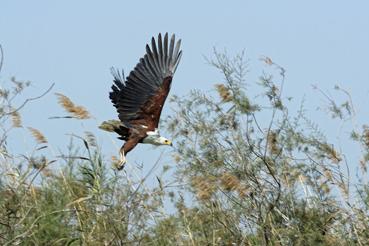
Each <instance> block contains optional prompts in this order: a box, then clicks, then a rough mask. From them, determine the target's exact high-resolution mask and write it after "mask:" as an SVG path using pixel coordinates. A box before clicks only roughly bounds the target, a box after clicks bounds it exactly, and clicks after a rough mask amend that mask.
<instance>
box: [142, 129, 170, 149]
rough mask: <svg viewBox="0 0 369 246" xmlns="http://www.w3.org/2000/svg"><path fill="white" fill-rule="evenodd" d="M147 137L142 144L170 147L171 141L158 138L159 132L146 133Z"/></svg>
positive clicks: (156, 130)
mask: <svg viewBox="0 0 369 246" xmlns="http://www.w3.org/2000/svg"><path fill="white" fill-rule="evenodd" d="M146 134H147V137H146V138H144V140H143V141H142V143H148V144H153V145H169V146H172V141H170V140H169V139H167V138H165V137H162V136H160V133H159V130H158V129H155V131H148V132H146Z"/></svg>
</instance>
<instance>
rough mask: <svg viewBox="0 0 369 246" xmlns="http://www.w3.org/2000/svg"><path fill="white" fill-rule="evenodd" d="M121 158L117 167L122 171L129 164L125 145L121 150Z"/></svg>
mask: <svg viewBox="0 0 369 246" xmlns="http://www.w3.org/2000/svg"><path fill="white" fill-rule="evenodd" d="M119 156H120V160H119V163H118V165H117V169H118V170H122V169H123V167H124V164H126V162H127V159H126V156H125V153H124V145H123V146H122V148H120V151H119Z"/></svg>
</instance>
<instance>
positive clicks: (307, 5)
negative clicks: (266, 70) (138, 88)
mask: <svg viewBox="0 0 369 246" xmlns="http://www.w3.org/2000/svg"><path fill="white" fill-rule="evenodd" d="M368 9H369V2H368V1H364V0H363V1H343V0H335V1H333V0H326V1H320V0H311V1H296V0H285V1H283V0H281V1H266V0H260V1H249V0H244V1H217V0H213V1H209V0H204V1H192V0H191V1H162V0H157V1H93V0H89V1H86V0H82V1H71V0H64V1H39V0H35V1H18V0H1V2H0V44H1V45H2V47H3V49H4V53H5V55H4V58H5V60H4V66H3V69H2V71H1V74H0V83H1V85H2V86H3V84H4V82H5V81H8V80H9V78H10V77H12V76H16V78H17V79H19V80H29V81H31V82H32V87H31V88H30V89H29V90H28V91H27V93H26V95H25V96H29V97H33V96H37V95H39V94H41V93H42V92H43V91H45V90H46V89H47V88H48V87H49V86H50V85H51V84H52V83H55V86H54V88H53V89H52V92H51V93H49V94H47V95H46V96H45V97H43V98H41V99H40V100H38V101H35V102H32V103H29V104H28V105H27V106H26V107H25V108H24V109H23V110H22V112H21V113H22V115H23V121H24V125H25V126H32V127H35V128H37V129H40V130H41V131H42V132H43V133H44V134H45V135H46V136H47V137H48V139H49V142H50V145H51V146H53V147H52V152H53V153H54V154H57V153H58V150H59V149H63V148H64V147H65V146H66V143H67V142H68V139H69V136H68V135H66V133H72V132H74V133H77V134H81V135H82V134H83V132H84V131H86V130H88V131H92V132H94V133H97V135H98V137H99V140H100V143H101V145H102V148H103V150H104V151H105V153H107V155H112V154H116V153H117V151H118V149H119V147H120V146H121V143H120V142H119V140H117V139H116V138H115V136H114V135H108V134H102V133H99V130H98V129H97V125H98V124H99V123H100V122H101V121H103V120H106V119H114V118H116V117H117V114H116V111H115V108H113V106H112V105H111V103H110V101H109V99H108V93H109V90H110V86H111V83H112V76H111V74H110V67H112V66H115V67H118V68H123V69H124V70H125V71H126V74H128V72H129V71H130V70H131V69H132V68H133V67H134V66H135V64H136V63H137V62H138V60H139V58H140V57H141V56H142V55H144V52H145V45H146V43H147V42H149V41H150V38H151V37H152V36H157V34H158V33H159V32H162V33H165V32H169V33H175V34H176V36H177V37H178V38H181V39H182V50H183V56H182V60H181V63H180V65H179V67H178V69H177V72H176V74H175V78H174V81H173V85H172V91H171V95H174V94H176V95H186V94H187V93H188V92H189V91H190V90H192V89H200V90H204V91H207V90H210V89H212V88H213V85H214V84H215V83H219V82H220V81H221V80H222V76H221V74H220V73H219V72H218V71H216V70H215V69H214V68H212V67H211V66H209V65H208V64H207V62H206V60H205V59H204V56H205V57H210V56H211V55H212V52H213V48H214V47H215V48H217V49H218V50H224V49H226V50H227V51H228V53H230V54H237V53H239V52H241V51H242V50H244V51H245V54H246V58H247V60H248V64H249V70H250V73H249V75H248V76H249V77H248V80H247V83H248V84H249V85H251V86H252V85H254V84H256V82H257V80H258V76H259V75H260V74H261V72H262V71H263V65H262V64H261V62H260V57H261V56H268V57H271V58H272V60H273V61H275V62H276V63H278V64H280V65H281V66H283V67H284V68H285V69H286V70H287V74H286V82H285V95H289V96H293V97H294V98H296V102H300V101H301V100H302V98H304V97H305V100H306V102H307V103H306V105H307V108H308V109H309V112H308V114H309V115H310V116H311V117H312V118H313V119H314V120H317V121H318V123H319V124H320V126H321V129H322V130H323V131H327V132H328V134H332V136H335V135H336V133H337V132H338V131H339V130H338V127H336V126H335V127H332V121H331V120H329V117H328V116H327V115H326V113H325V112H324V111H318V112H316V109H317V108H318V107H321V106H324V105H326V104H327V101H326V100H325V99H324V97H323V96H322V95H320V94H319V93H317V91H315V90H313V89H312V85H313V84H314V85H318V86H319V88H321V89H322V90H324V91H332V88H333V87H334V85H336V84H338V85H340V86H341V87H343V88H345V89H347V90H349V91H350V92H351V94H352V95H353V99H354V104H355V105H356V106H357V114H358V115H359V117H358V124H359V125H360V124H364V123H368V118H367V117H366V115H368V113H369V112H368V111H369V109H368V107H367V106H366V105H368V98H369V81H368V78H369V69H368V65H369V47H368V44H369V31H368V24H369V15H368ZM57 92H59V93H63V94H65V95H67V96H68V97H70V98H71V99H72V100H73V101H74V102H75V103H76V104H80V105H83V106H85V107H86V108H87V109H88V110H89V111H90V112H91V114H92V115H93V116H94V119H93V120H90V121H87V122H80V121H73V120H50V119H48V118H49V117H51V116H62V115H65V113H64V112H63V110H62V109H61V108H60V107H59V106H58V104H57V100H56V97H55V95H54V93H57ZM18 103H21V101H19V102H18ZM171 112H172V111H171V108H170V105H168V104H167V105H166V107H165V109H164V112H163V115H164V116H165V115H170V114H171ZM333 125H334V124H333ZM14 136H16V137H15V138H14V140H12V141H10V144H9V145H10V148H11V149H12V150H13V151H15V152H17V151H18V152H22V151H23V149H26V150H30V149H32V147H33V146H34V142H33V141H32V142H31V141H30V136H29V133H28V132H27V130H26V129H20V130H17V132H15V133H14ZM348 148H350V146H348ZM163 152H164V155H163V156H165V157H164V160H163V161H164V162H168V164H170V165H174V164H173V163H171V161H170V158H169V157H168V156H169V154H168V155H166V154H165V153H170V149H168V148H166V147H159V148H157V149H154V148H153V147H150V146H139V147H138V148H136V149H135V150H134V151H133V152H132V153H130V154H129V155H128V161H129V162H130V163H129V165H132V166H134V165H137V163H143V164H145V165H146V166H148V168H150V165H151V164H152V163H153V162H154V161H155V160H156V159H157V158H158V157H159V156H160V155H161V154H162V153H163ZM146 163H147V164H146Z"/></svg>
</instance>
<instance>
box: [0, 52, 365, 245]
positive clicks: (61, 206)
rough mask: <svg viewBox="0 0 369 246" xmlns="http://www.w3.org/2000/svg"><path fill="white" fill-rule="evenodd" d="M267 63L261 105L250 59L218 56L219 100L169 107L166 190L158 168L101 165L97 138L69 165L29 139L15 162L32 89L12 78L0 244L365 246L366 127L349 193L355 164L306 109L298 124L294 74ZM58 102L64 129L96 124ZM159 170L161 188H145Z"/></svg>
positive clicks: (341, 109)
mask: <svg viewBox="0 0 369 246" xmlns="http://www.w3.org/2000/svg"><path fill="white" fill-rule="evenodd" d="M262 61H263V62H264V63H265V64H266V66H267V70H266V71H265V73H263V75H262V76H261V77H260V80H259V82H258V85H259V86H260V93H258V96H257V97H251V96H250V95H249V94H250V92H249V90H248V87H247V85H246V84H245V82H246V81H245V78H246V77H245V75H246V72H247V66H246V65H245V61H244V56H243V54H241V55H238V56H236V57H234V58H229V56H228V55H226V54H222V53H218V52H215V55H214V59H212V60H209V63H210V64H211V65H212V66H214V67H215V68H216V69H217V70H218V71H220V72H221V73H222V75H223V76H224V81H223V83H220V84H216V85H215V90H214V91H213V92H212V93H208V92H207V93H204V92H201V91H198V90H193V91H191V93H189V95H187V96H186V97H176V96H174V97H172V99H171V101H170V102H169V104H171V106H172V107H174V111H175V112H173V113H172V114H171V116H170V117H168V118H167V119H166V120H165V122H162V123H163V124H162V126H166V127H167V131H168V132H169V133H172V135H173V139H174V142H175V144H176V146H175V148H174V150H173V162H175V165H176V168H175V176H174V177H171V178H170V179H168V177H167V176H165V173H166V172H168V170H169V168H170V167H168V166H162V163H161V162H160V160H158V161H157V162H155V163H145V165H148V166H152V169H151V171H149V172H148V173H147V175H145V176H144V177H143V178H139V179H137V178H136V179H135V178H133V176H132V175H131V174H127V173H129V171H127V172H124V171H123V172H117V171H115V170H114V169H112V168H111V167H112V166H114V162H115V161H116V159H115V158H113V159H110V158H108V157H106V156H104V154H103V153H102V150H101V149H100V147H99V145H98V143H97V141H96V139H95V137H94V135H93V134H92V133H91V132H86V134H85V135H84V136H76V135H73V136H72V139H71V143H70V144H69V145H68V146H69V147H68V152H67V153H63V154H62V155H60V156H47V155H46V154H44V152H43V150H44V149H46V148H48V147H49V146H48V145H49V143H48V140H47V137H46V136H44V135H43V134H42V132H41V131H40V130H38V129H36V128H29V131H30V134H31V135H32V136H33V138H34V139H35V141H36V147H35V151H33V152H32V154H31V156H26V155H22V156H16V155H14V154H13V153H10V152H9V151H8V150H7V140H8V139H9V138H11V136H12V131H13V130H14V129H16V128H20V127H23V126H22V120H21V114H20V108H23V107H26V106H27V105H26V104H27V102H29V101H30V100H26V101H25V103H24V104H22V105H21V106H20V107H19V106H18V107H16V106H14V105H13V101H14V100H13V99H14V98H15V97H19V96H20V97H21V96H22V92H23V91H24V90H25V89H26V88H27V86H29V82H19V81H17V80H16V79H15V78H13V79H12V80H11V81H12V84H13V87H11V88H10V89H4V88H2V89H1V90H0V100H1V105H0V121H1V130H2V135H1V136H0V137H1V138H0V140H1V142H0V149H1V156H0V172H1V173H0V193H1V196H0V244H1V245H367V244H368V241H369V240H368V239H369V219H368V212H369V186H368V184H367V182H366V180H365V178H364V177H365V176H366V175H367V162H368V160H369V127H367V126H363V128H362V129H361V130H357V129H354V130H353V131H352V134H351V140H352V141H353V142H352V144H353V145H354V144H356V146H359V147H360V148H361V150H362V154H363V157H362V159H361V160H360V161H359V163H358V164H359V166H360V172H359V174H358V180H357V181H355V182H351V181H350V178H351V177H350V173H349V168H348V167H349V164H348V161H347V158H346V155H349V153H346V154H345V153H342V151H340V150H338V149H337V148H336V147H335V146H334V145H333V144H332V143H331V142H329V140H328V138H327V137H326V136H325V135H324V133H322V131H321V130H319V127H318V126H317V125H316V124H315V123H314V122H312V121H311V120H310V119H309V118H308V117H307V116H306V112H305V108H304V106H303V104H302V105H301V107H300V109H299V110H298V111H297V112H296V113H291V112H290V111H292V110H291V108H290V107H289V106H288V105H291V103H290V100H292V99H291V98H288V97H285V96H283V94H282V92H283V84H284V80H285V74H286V71H285V70H284V69H283V68H282V67H281V66H279V65H277V64H275V63H274V62H273V61H272V60H271V59H270V58H263V59H262ZM0 71H1V65H0ZM248 83H251V81H248ZM336 89H337V91H338V92H343V93H344V94H345V95H346V96H347V101H345V102H343V103H341V104H338V103H336V102H335V101H334V100H329V102H330V105H329V109H330V112H331V113H332V116H333V117H334V118H336V119H335V120H342V121H346V120H347V119H352V118H353V117H355V114H354V110H353V105H352V103H351V100H350V95H349V94H347V93H346V92H345V91H344V90H342V89H340V88H338V87H337V88H336ZM57 97H58V100H59V103H60V105H61V106H62V107H63V108H64V109H65V110H66V111H67V112H68V113H69V116H67V117H69V118H74V119H75V120H89V118H90V117H91V116H90V113H89V112H88V111H87V109H85V108H84V107H82V106H78V105H76V104H74V103H73V102H72V100H71V99H69V98H68V97H66V96H64V95H62V94H57ZM31 135H30V136H31ZM30 141H31V140H30ZM51 164H53V165H52V166H51ZM55 164H57V165H55ZM56 166H57V167H58V168H55V167H56ZM158 166H162V169H163V171H162V172H161V173H157V172H156V171H155V174H156V175H157V177H156V178H157V181H158V182H157V183H155V184H154V183H153V182H151V183H148V182H146V180H147V178H148V176H150V175H151V174H152V171H153V170H154V168H156V167H158ZM352 166H356V165H355V164H354V163H350V167H352ZM168 204H173V205H174V208H173V209H168V207H170V206H169V205H168Z"/></svg>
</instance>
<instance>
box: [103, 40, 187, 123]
mask: <svg viewBox="0 0 369 246" xmlns="http://www.w3.org/2000/svg"><path fill="white" fill-rule="evenodd" d="M180 44H181V40H178V41H177V43H176V42H175V36H174V34H173V35H172V37H171V39H170V43H168V33H166V34H165V36H164V40H162V36H161V34H159V36H158V42H157V44H156V42H155V39H154V38H152V40H151V48H150V46H149V45H146V54H145V56H144V57H143V58H141V59H140V61H139V63H138V64H137V65H136V67H135V68H134V69H133V71H131V73H130V74H129V76H128V77H127V78H126V80H124V78H123V75H121V74H120V73H119V72H117V71H115V70H113V71H112V73H113V76H114V85H113V86H112V92H110V99H111V101H112V102H113V104H114V106H115V107H116V108H117V111H118V113H119V119H120V120H121V121H122V122H123V124H124V125H126V126H127V127H131V126H135V125H138V124H140V125H144V126H146V127H148V128H149V129H148V130H153V129H154V128H157V127H158V124H159V118H160V114H161V110H162V108H163V105H164V102H165V99H166V98H167V95H168V93H169V90H170V85H171V82H172V78H173V74H174V72H175V71H176V68H177V66H178V63H179V61H180V58H181V55H182V51H181V50H180Z"/></svg>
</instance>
